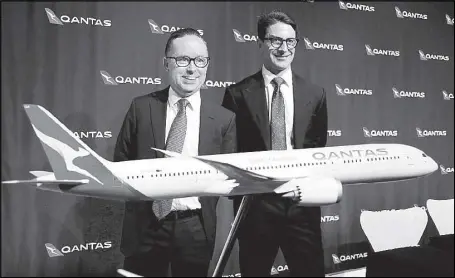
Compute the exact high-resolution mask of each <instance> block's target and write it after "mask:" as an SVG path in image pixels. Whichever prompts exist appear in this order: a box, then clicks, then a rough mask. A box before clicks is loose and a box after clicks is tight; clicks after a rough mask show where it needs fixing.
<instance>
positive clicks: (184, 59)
mask: <svg viewBox="0 0 455 278" xmlns="http://www.w3.org/2000/svg"><path fill="white" fill-rule="evenodd" d="M166 58H168V59H174V60H175V63H176V64H177V66H179V67H187V66H188V65H189V64H190V63H191V61H194V65H195V66H196V67H198V68H205V67H206V66H207V64H208V63H209V60H210V58H209V57H196V58H190V57H188V56H180V57H166Z"/></svg>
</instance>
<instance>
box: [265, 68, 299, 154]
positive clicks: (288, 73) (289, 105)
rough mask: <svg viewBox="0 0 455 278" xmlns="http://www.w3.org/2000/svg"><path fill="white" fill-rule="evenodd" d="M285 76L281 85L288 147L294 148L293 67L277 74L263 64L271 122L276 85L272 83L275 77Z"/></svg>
mask: <svg viewBox="0 0 455 278" xmlns="http://www.w3.org/2000/svg"><path fill="white" fill-rule="evenodd" d="M277 76H279V77H281V78H283V80H284V82H283V84H281V86H280V90H281V94H282V95H283V98H284V107H285V123H286V149H288V150H292V148H293V146H292V127H293V125H294V95H293V92H294V90H293V87H292V70H291V67H289V68H287V69H286V70H284V71H282V72H280V74H278V75H275V74H273V73H271V72H270V71H269V70H267V69H266V68H265V67H264V66H262V77H263V78H264V85H265V95H266V101H267V108H268V110H269V123H270V121H271V116H272V97H273V90H274V85H273V84H272V83H271V82H272V80H273V79H274V78H275V77H277Z"/></svg>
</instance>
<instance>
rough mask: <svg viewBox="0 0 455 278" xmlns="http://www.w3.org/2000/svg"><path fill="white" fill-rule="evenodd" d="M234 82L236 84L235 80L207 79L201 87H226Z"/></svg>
mask: <svg viewBox="0 0 455 278" xmlns="http://www.w3.org/2000/svg"><path fill="white" fill-rule="evenodd" d="M232 84H235V82H230V81H213V80H206V81H205V82H204V84H202V86H201V89H208V88H209V87H210V88H213V87H215V88H226V87H228V86H230V85H232Z"/></svg>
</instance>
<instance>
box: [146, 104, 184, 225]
mask: <svg viewBox="0 0 455 278" xmlns="http://www.w3.org/2000/svg"><path fill="white" fill-rule="evenodd" d="M187 105H188V100H187V99H184V98H182V99H180V100H179V101H178V113H177V116H176V117H175V119H174V121H173V122H172V125H171V129H170V130H169V134H168V136H167V143H166V150H168V151H173V152H177V153H181V152H182V149H183V143H184V142H185V136H186V127H187V125H186V106H187ZM171 208H172V199H170V200H156V201H154V202H153V206H152V209H153V212H154V213H155V215H156V217H158V219H162V218H164V217H166V215H168V214H169V213H170V212H171Z"/></svg>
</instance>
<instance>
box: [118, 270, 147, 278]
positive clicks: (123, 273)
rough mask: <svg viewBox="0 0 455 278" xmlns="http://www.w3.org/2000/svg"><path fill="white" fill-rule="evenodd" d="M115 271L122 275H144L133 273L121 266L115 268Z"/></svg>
mask: <svg viewBox="0 0 455 278" xmlns="http://www.w3.org/2000/svg"><path fill="white" fill-rule="evenodd" d="M117 272H118V274H120V275H122V276H124V277H144V276H140V275H137V274H135V273H132V272H129V271H126V270H124V269H121V268H119V269H117Z"/></svg>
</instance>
